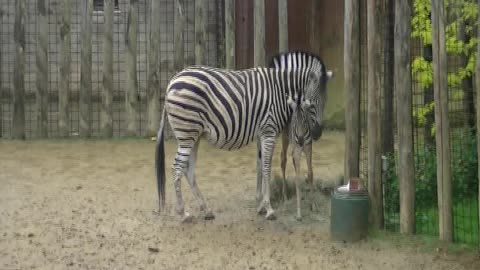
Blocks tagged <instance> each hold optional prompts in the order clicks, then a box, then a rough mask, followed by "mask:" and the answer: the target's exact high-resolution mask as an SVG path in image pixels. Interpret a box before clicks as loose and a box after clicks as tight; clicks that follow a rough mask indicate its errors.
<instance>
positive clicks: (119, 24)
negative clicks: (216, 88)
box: [0, 0, 219, 138]
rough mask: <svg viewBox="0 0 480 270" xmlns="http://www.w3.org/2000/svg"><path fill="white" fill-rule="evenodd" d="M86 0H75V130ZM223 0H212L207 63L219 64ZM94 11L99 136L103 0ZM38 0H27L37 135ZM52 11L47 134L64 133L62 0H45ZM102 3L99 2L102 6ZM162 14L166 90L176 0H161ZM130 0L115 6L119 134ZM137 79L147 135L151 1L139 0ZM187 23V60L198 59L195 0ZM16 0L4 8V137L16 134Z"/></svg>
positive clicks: (29, 118) (28, 79)
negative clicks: (61, 125)
mask: <svg viewBox="0 0 480 270" xmlns="http://www.w3.org/2000/svg"><path fill="white" fill-rule="evenodd" d="M82 1H83V0H72V7H71V10H72V14H71V22H70V23H71V31H70V34H71V74H70V81H69V85H70V92H69V123H68V125H69V130H70V135H73V136H75V135H78V133H79V119H80V117H79V102H80V101H79V91H80V63H81V61H80V59H81V49H80V47H81V18H82V17H81V16H82V15H81V5H82ZM217 2H218V1H207V3H208V9H206V11H207V24H208V25H207V37H206V52H207V64H208V65H212V66H217V58H218V57H217V49H218V48H217V39H218V37H217V35H218V30H217V16H218V12H219V11H218V7H217V5H218V3H217ZM94 3H95V5H94V11H93V14H92V93H91V104H92V106H91V111H90V113H91V127H92V129H91V132H92V134H91V135H92V136H99V135H100V109H101V100H102V99H101V92H102V89H103V86H102V79H103V71H102V69H103V33H104V14H103V5H102V1H94ZM36 4H37V0H26V16H25V18H26V20H25V28H26V33H25V35H26V52H25V61H26V65H25V120H26V121H25V123H26V137H27V138H34V137H36V133H37V132H36V129H37V113H36V112H37V108H36V103H35V102H36V101H35V100H36V91H37V88H36V63H35V62H36V51H37V36H38V32H39V28H38V24H37V16H38V14H37V13H38V11H37V5H36ZM46 4H47V14H48V69H49V71H48V76H49V79H48V96H49V98H48V135H49V137H57V136H58V135H59V126H58V117H59V115H58V114H59V112H58V110H59V108H58V92H59V89H58V88H59V83H60V72H59V69H60V62H61V61H60V60H61V59H60V47H61V45H60V20H61V12H62V10H61V8H62V5H61V0H46ZM97 4H98V5H97ZM160 4H161V5H162V8H161V14H154V15H153V16H160V17H161V28H160V29H161V30H160V31H161V34H160V42H161V43H160V56H159V57H160V86H161V87H160V89H158V91H161V97H162V100H161V102H162V101H163V95H164V93H165V88H166V86H167V84H168V81H169V80H170V78H171V77H172V75H173V73H174V70H173V52H174V51H173V48H174V47H173V46H174V45H173V40H174V29H173V23H174V22H173V20H174V12H173V10H174V9H173V8H174V0H160ZM129 5H130V1H129V0H119V1H118V6H116V7H115V10H114V24H113V65H114V68H113V80H114V82H113V85H114V93H113V101H114V102H113V132H114V136H116V137H118V136H123V135H124V134H125V91H126V89H125V87H126V86H125V85H126V50H125V49H126V47H125V31H126V23H127V12H128V7H129ZM137 7H138V8H137V10H136V11H135V12H137V15H138V29H137V82H138V94H139V97H140V99H139V104H138V114H137V116H136V120H137V126H138V133H139V134H140V135H142V136H143V135H145V129H146V121H147V97H146V89H147V74H148V42H149V33H150V25H149V24H150V19H149V16H150V0H140V1H138V4H137ZM185 11H186V24H185V30H184V42H185V52H184V55H185V65H192V64H194V62H195V61H194V39H195V33H194V23H195V19H194V18H195V16H194V15H195V2H194V0H186V1H185ZM14 16H15V1H14V0H5V1H4V2H2V5H1V7H0V22H1V25H0V45H1V46H0V53H1V57H0V66H1V68H0V123H1V125H0V127H1V128H0V137H2V138H9V137H11V129H12V128H11V127H12V116H13V99H12V95H13V91H14V89H13V63H14V62H13V61H14V52H15V46H14V39H13V25H14Z"/></svg>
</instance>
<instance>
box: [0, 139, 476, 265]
mask: <svg viewBox="0 0 480 270" xmlns="http://www.w3.org/2000/svg"><path fill="white" fill-rule="evenodd" d="M154 146H155V144H154V142H151V141H149V140H109V141H102V140H99V141H93V140H91V141H81V140H70V141H53V140H52V141H26V142H15V141H0V269H367V270H368V269H449V270H450V269H477V270H478V269H480V258H479V256H478V254H477V253H476V252H474V251H470V252H461V253H451V252H442V251H441V250H437V251H435V250H434V249H433V250H430V249H425V248H422V247H420V246H418V245H414V244H411V245H398V244H395V243H394V242H392V241H388V240H385V239H377V238H372V239H370V238H369V239H367V240H364V241H360V242H357V243H350V244H349V243H339V242H334V241H332V240H330V235H329V211H328V209H329V204H328V197H325V196H323V197H322V198H321V199H319V202H320V205H321V208H320V209H319V211H318V212H315V213H312V212H310V211H308V210H307V209H305V211H304V216H305V218H304V219H303V220H302V221H296V220H295V218H294V213H295V212H294V209H295V204H294V203H293V202H294V200H295V198H294V197H293V198H292V199H291V200H290V201H289V202H287V203H286V204H280V205H278V204H275V205H274V206H275V209H276V210H277V217H278V218H277V219H276V220H274V221H267V220H265V219H264V218H263V217H262V216H259V215H257V214H256V212H255V185H256V180H255V177H256V172H255V166H256V161H255V143H254V144H252V145H251V146H250V147H248V148H245V149H243V150H240V151H236V152H226V151H222V150H217V149H213V148H211V147H210V146H209V145H208V144H207V143H206V142H202V143H201V148H200V151H199V161H198V167H197V181H198V184H199V188H200V189H201V191H202V192H203V194H204V196H205V197H206V199H207V201H208V202H209V204H210V206H211V207H212V208H213V210H214V212H215V214H216V219H215V220H213V221H204V220H203V219H202V218H201V216H200V215H199V211H198V206H197V203H196V202H195V201H194V200H193V196H192V193H191V191H190V188H189V187H188V184H187V183H186V181H183V183H182V188H183V194H184V198H185V200H186V206H187V209H189V211H190V212H191V213H192V214H194V215H196V216H197V218H196V219H195V221H194V222H193V224H179V220H178V218H177V217H176V215H175V214H174V210H173V205H174V192H173V183H172V182H171V178H170V177H169V178H168V179H169V180H168V182H167V204H168V213H167V214H165V215H159V214H158V213H157V212H156V211H157V194H156V183H155V180H154V169H153V157H154V156H153V155H154ZM166 148H167V153H166V154H167V167H168V168H169V167H170V166H171V162H172V159H173V153H174V151H175V144H174V142H173V141H169V142H167V146H166ZM279 149H280V148H277V152H276V155H275V160H274V167H275V168H274V171H273V173H274V174H277V175H278V174H279V173H280V170H279V160H278V156H279ZM343 152H344V147H343V136H342V134H341V133H335V132H329V133H327V134H325V135H324V137H323V138H322V139H321V140H320V141H319V142H317V143H315V146H314V175H315V177H316V178H318V179H319V180H322V183H323V182H325V181H335V180H336V179H338V178H339V176H340V173H341V171H342V170H343ZM302 166H303V168H302V169H303V172H306V170H305V169H306V166H305V163H303V164H302ZM293 172H294V171H293V166H292V165H291V161H290V160H289V167H288V172H287V173H288V174H289V175H290V176H291V175H293ZM304 208H306V206H304Z"/></svg>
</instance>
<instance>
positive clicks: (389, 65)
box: [382, 0, 395, 155]
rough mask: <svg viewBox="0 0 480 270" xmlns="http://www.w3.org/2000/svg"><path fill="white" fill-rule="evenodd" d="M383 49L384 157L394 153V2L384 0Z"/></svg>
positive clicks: (392, 0)
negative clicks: (385, 7)
mask: <svg viewBox="0 0 480 270" xmlns="http://www.w3.org/2000/svg"><path fill="white" fill-rule="evenodd" d="M386 6H387V9H386V16H385V18H386V22H385V25H386V27H385V35H384V36H385V47H384V56H385V57H384V61H385V62H384V67H385V71H384V80H383V85H384V97H383V101H384V103H383V104H384V109H383V115H384V116H383V124H382V130H383V132H382V140H383V150H382V152H383V153H385V154H386V155H392V154H393V153H394V134H393V133H394V128H393V125H394V117H395V116H394V114H393V96H394V95H393V78H394V74H395V73H394V69H393V61H394V60H393V48H394V46H393V34H394V32H393V30H394V29H393V28H394V20H395V0H386Z"/></svg>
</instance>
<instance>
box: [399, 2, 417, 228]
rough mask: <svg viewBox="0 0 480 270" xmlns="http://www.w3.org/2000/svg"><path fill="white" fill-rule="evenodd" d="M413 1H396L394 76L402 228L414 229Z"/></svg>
mask: <svg viewBox="0 0 480 270" xmlns="http://www.w3.org/2000/svg"><path fill="white" fill-rule="evenodd" d="M409 2H410V1H397V2H396V3H395V30H394V31H395V40H394V42H395V49H394V60H395V65H394V69H395V79H394V87H395V90H394V91H395V93H396V94H397V97H396V102H397V103H396V105H397V125H398V128H397V129H398V177H399V181H400V232H401V233H404V234H413V233H414V232H415V181H414V166H413V165H414V163H413V129H412V128H413V124H412V76H411V67H410V60H411V58H410V56H411V52H410V33H411V25H410V18H411V14H412V10H411V6H410V3H409Z"/></svg>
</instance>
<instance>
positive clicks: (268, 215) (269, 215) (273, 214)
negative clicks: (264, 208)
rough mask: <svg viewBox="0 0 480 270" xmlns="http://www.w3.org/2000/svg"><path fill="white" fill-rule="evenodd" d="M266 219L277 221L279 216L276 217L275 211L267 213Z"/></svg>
mask: <svg viewBox="0 0 480 270" xmlns="http://www.w3.org/2000/svg"><path fill="white" fill-rule="evenodd" d="M265 219H266V220H275V219H277V216H275V212H274V211H270V212H267V214H266V215H265Z"/></svg>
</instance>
